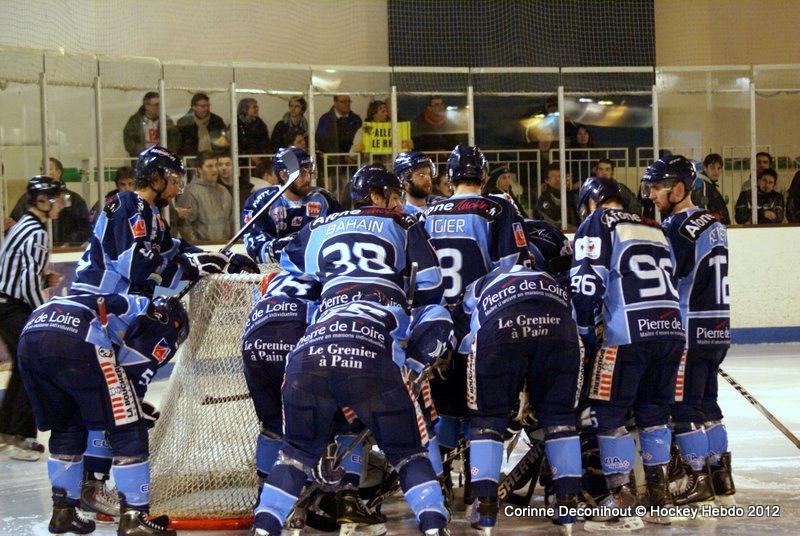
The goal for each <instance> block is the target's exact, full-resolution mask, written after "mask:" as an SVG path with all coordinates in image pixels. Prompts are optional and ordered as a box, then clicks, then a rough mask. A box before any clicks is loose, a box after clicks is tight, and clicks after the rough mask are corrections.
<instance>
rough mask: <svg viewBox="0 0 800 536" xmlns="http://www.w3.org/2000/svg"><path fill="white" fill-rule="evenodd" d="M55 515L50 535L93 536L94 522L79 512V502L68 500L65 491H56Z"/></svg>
mask: <svg viewBox="0 0 800 536" xmlns="http://www.w3.org/2000/svg"><path fill="white" fill-rule="evenodd" d="M53 498H54V501H53V515H52V516H50V524H49V525H48V526H47V529H48V530H49V531H50V534H66V533H68V532H71V533H73V534H91V533H92V532H94V529H95V524H94V521H91V520H89V519H86V518H85V517H83V515H81V513H80V512H79V511H78V510H77V507H78V501H77V500H75V499H68V498H67V494H66V492H64V491H63V490H60V489H59V490H54V493H53Z"/></svg>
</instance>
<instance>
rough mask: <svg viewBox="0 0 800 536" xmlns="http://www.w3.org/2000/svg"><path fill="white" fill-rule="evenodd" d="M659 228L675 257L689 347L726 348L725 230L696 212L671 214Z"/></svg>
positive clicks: (713, 219)
mask: <svg viewBox="0 0 800 536" xmlns="http://www.w3.org/2000/svg"><path fill="white" fill-rule="evenodd" d="M663 228H664V231H665V232H666V234H667V237H668V238H669V241H670V244H671V246H672V248H673V251H674V254H675V262H676V270H675V275H676V279H677V288H678V294H679V295H680V305H681V313H682V314H683V319H684V322H685V324H686V326H685V327H686V334H687V339H688V344H689V347H690V348H692V347H711V346H728V345H730V297H729V291H728V232H727V229H726V228H725V226H724V225H723V224H722V223H720V221H719V220H718V218H717V217H716V216H715V215H714V214H712V213H711V212H709V211H707V210H704V209H698V208H692V209H689V210H685V211H682V212H679V213H677V214H673V215H672V216H670V217H669V218H667V219H665V220H664V223H663Z"/></svg>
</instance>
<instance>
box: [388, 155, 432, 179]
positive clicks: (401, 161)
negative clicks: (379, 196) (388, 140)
mask: <svg viewBox="0 0 800 536" xmlns="http://www.w3.org/2000/svg"><path fill="white" fill-rule="evenodd" d="M421 167H427V168H429V169H430V170H431V179H435V178H436V176H437V172H436V164H434V163H433V160H431V157H430V156H428V155H426V154H425V153H423V152H422V151H412V152H410V153H400V154H399V155H397V158H395V159H394V170H393V171H394V174H395V175H397V178H398V179H400V180H401V181H404V182H408V181H410V180H411V174H412V173H413V172H414V171H416V170H417V169H419V168H421Z"/></svg>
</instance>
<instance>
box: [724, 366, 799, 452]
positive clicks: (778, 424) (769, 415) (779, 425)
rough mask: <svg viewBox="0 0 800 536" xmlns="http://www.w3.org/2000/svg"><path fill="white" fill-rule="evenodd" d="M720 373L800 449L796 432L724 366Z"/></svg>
mask: <svg viewBox="0 0 800 536" xmlns="http://www.w3.org/2000/svg"><path fill="white" fill-rule="evenodd" d="M719 375H720V376H722V377H723V378H725V380H726V381H727V382H728V383H729V384H731V386H733V388H734V389H736V390H737V391H739V394H740V395H742V396H743V397H745V399H746V400H747V401H748V402H750V403H751V404H753V405H754V406H755V407H756V409H757V410H758V411H760V412H761V414H762V415H764V417H766V418H767V420H768V421H769V422H771V423H772V424H773V425H774V426H775V428H777V429H778V430H780V431H781V432H782V433H783V435H785V436H786V437H787V438H788V439H789V441H791V442H792V443H794V446H795V447H797V448H799V449H800V439H798V438H797V436H796V435H794V434H793V433H792V432H791V431H789V429H788V428H786V426H784V425H783V423H781V422H780V421H779V420H778V419H777V418H776V417H775V415H773V414H772V413H770V412H769V411H767V408H765V407H764V406H762V405H761V404H760V403H759V401H758V400H756V399H755V398H754V397H753V395H751V394H750V393H749V392H747V389H745V388H744V387H742V386H741V384H739V382H737V381H736V380H734V379H733V378H732V377H731V376H730V375H729V374H728V373H727V372H725V371H724V370H722V368H720V369H719Z"/></svg>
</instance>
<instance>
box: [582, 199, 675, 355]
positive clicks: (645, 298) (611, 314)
mask: <svg viewBox="0 0 800 536" xmlns="http://www.w3.org/2000/svg"><path fill="white" fill-rule="evenodd" d="M574 249H575V251H574V257H573V262H572V268H571V270H570V283H571V286H572V303H573V306H574V308H575V319H576V321H577V324H578V330H579V332H580V334H581V335H582V336H584V335H586V334H588V333H589V331H590V330H591V331H593V330H594V329H595V325H596V316H597V313H598V311H600V310H601V309H602V319H603V324H604V334H603V336H604V345H605V346H612V345H623V344H630V343H633V342H639V341H648V340H685V337H684V334H683V322H682V321H681V314H680V308H679V304H678V291H677V289H676V288H675V285H674V282H673V281H674V274H675V257H674V256H673V254H672V249H671V248H670V246H669V243H668V242H667V237H666V236H665V235H664V232H663V231H662V230H661V228H660V227H659V226H658V224H657V223H656V222H655V221H653V220H649V219H644V218H642V217H641V216H639V215H638V214H633V213H631V212H628V211H626V210H618V209H611V208H599V209H597V210H596V211H594V212H593V213H592V215H591V216H589V217H588V218H587V219H585V220H584V221H583V223H581V225H580V227H579V228H578V231H577V232H576V233H575V245H574Z"/></svg>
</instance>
